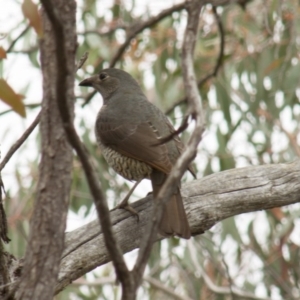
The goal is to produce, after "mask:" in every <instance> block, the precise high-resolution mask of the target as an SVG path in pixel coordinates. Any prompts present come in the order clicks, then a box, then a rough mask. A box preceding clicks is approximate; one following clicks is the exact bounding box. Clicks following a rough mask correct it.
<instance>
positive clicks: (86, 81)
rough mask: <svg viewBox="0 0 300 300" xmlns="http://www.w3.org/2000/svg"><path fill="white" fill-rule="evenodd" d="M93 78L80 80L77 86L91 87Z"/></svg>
mask: <svg viewBox="0 0 300 300" xmlns="http://www.w3.org/2000/svg"><path fill="white" fill-rule="evenodd" d="M93 82H94V78H93V77H90V78H87V79H84V80H82V81H81V82H80V83H79V85H80V86H93Z"/></svg>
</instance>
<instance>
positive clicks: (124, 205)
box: [114, 199, 140, 222]
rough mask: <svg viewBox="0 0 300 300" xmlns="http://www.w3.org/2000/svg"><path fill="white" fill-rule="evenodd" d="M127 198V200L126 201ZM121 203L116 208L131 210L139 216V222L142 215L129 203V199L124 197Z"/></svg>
mask: <svg viewBox="0 0 300 300" xmlns="http://www.w3.org/2000/svg"><path fill="white" fill-rule="evenodd" d="M124 200H127V201H124ZM124 200H123V201H122V202H121V203H120V204H118V205H117V206H116V207H115V208H114V209H120V208H121V209H125V210H127V211H129V212H130V213H131V214H132V215H134V216H135V217H136V218H137V221H138V222H139V220H140V216H139V213H138V212H137V211H136V210H135V209H134V208H133V207H132V206H130V205H129V204H128V199H124Z"/></svg>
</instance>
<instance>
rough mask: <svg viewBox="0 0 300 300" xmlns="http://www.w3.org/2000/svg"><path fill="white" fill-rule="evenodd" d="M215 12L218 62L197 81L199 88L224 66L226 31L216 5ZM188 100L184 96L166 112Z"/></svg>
mask: <svg viewBox="0 0 300 300" xmlns="http://www.w3.org/2000/svg"><path fill="white" fill-rule="evenodd" d="M213 12H214V15H215V18H216V21H217V25H218V29H219V33H220V52H219V55H218V58H217V62H216V65H215V67H214V69H213V70H212V72H211V73H209V74H208V75H206V76H205V77H204V78H202V79H200V80H199V81H198V83H197V85H198V88H201V87H202V86H203V85H204V84H205V83H206V82H207V81H208V80H209V79H211V78H212V77H215V76H217V74H218V72H219V70H220V68H221V66H222V62H223V56H224V48H225V32H224V27H223V24H222V20H221V18H220V16H219V15H218V13H217V10H216V7H215V6H213ZM186 102H187V97H184V98H182V99H180V100H178V101H176V102H175V103H174V104H173V105H172V106H171V107H170V108H168V109H167V110H166V111H165V114H166V115H168V114H169V113H171V112H172V111H173V110H174V108H175V107H177V106H178V105H182V104H184V103H186Z"/></svg>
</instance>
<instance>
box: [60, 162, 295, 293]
mask: <svg viewBox="0 0 300 300" xmlns="http://www.w3.org/2000/svg"><path fill="white" fill-rule="evenodd" d="M182 195H183V196H184V197H185V198H184V205H185V208H186V211H187V214H188V218H189V223H190V226H191V230H192V235H198V234H201V233H203V232H205V231H206V230H208V229H210V228H211V227H212V226H214V225H215V224H216V223H218V222H220V221H222V220H224V219H226V218H229V217H231V216H235V215H238V214H242V213H247V212H252V211H258V210H266V209H270V208H273V207H279V206H284V205H288V204H293V203H297V202H300V160H297V161H295V162H293V163H290V164H278V165H264V166H255V167H247V168H240V169H232V170H228V171H224V172H220V173H217V174H213V175H210V176H207V177H204V178H202V179H198V180H194V181H192V182H189V183H187V184H185V185H184V186H183V188H182ZM133 207H134V209H135V210H137V211H138V212H139V215H140V221H139V223H137V221H136V218H135V217H134V216H131V215H130V213H128V212H126V211H123V210H114V211H112V212H111V219H112V224H113V230H114V232H115V235H116V238H117V239H118V241H119V243H120V246H121V248H122V250H123V252H124V253H126V252H129V251H131V250H133V249H135V248H138V247H139V245H140V240H141V238H142V236H143V234H144V233H145V230H146V226H147V223H148V221H151V209H152V199H151V196H149V197H146V198H144V199H141V200H139V201H137V202H135V203H133ZM159 239H161V237H158V238H157V240H159ZM109 261H110V258H109V254H108V252H107V250H106V248H105V244H104V240H103V234H102V232H101V229H100V228H99V223H98V221H97V220H95V221H93V222H90V223H89V224H87V225H85V226H82V227H81V228H79V229H77V230H74V231H72V232H69V233H67V234H66V247H65V250H64V253H63V256H62V260H61V266H60V272H59V278H58V282H57V285H56V293H58V292H59V291H61V290H62V289H63V288H64V287H66V286H67V285H69V284H70V283H71V282H72V281H73V280H75V279H77V278H79V277H81V276H82V275H84V274H85V273H87V272H89V271H91V270H93V269H94V268H96V267H98V266H100V265H103V264H105V263H107V262H109Z"/></svg>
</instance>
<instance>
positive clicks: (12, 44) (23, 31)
mask: <svg viewBox="0 0 300 300" xmlns="http://www.w3.org/2000/svg"><path fill="white" fill-rule="evenodd" d="M30 27H31V26H30V25H27V26H26V27H25V28H24V29H23V30H22V31H21V32H20V34H19V35H18V36H17V37H16V38H15V39H14V40H13V41H12V42H11V44H10V45H9V47H8V48H7V50H6V53H8V52H11V51H12V49H13V48H14V46H15V44H16V42H17V41H18V40H19V39H20V38H21V37H22V36H23V35H24V34H26V32H27V31H28V30H29V28H30Z"/></svg>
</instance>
